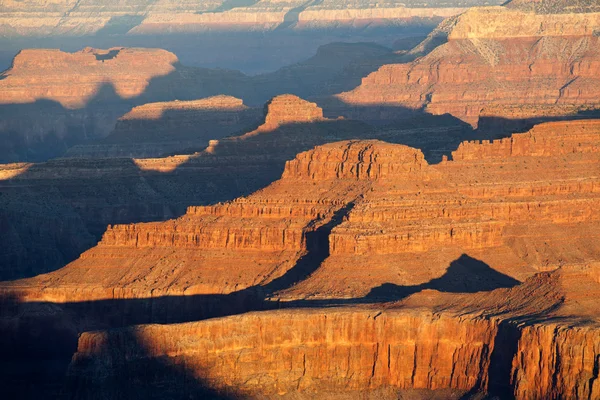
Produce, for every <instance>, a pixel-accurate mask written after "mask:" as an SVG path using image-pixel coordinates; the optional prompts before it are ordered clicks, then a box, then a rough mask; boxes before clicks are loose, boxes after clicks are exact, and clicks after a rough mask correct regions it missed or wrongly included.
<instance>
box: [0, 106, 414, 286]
mask: <svg viewBox="0 0 600 400" xmlns="http://www.w3.org/2000/svg"><path fill="white" fill-rule="evenodd" d="M205 105H206V106H207V107H209V108H206V109H204V108H202V107H204V106H205ZM187 106H190V107H192V108H186V107H187ZM213 106H215V107H216V106H218V107H221V109H220V111H219V112H218V113H217V112H216V110H214V109H213V108H210V107H213ZM230 106H231V107H232V108H233V109H234V111H228V110H230V108H228V107H230ZM173 107H175V108H177V109H178V112H177V113H176V114H175V115H173V118H171V115H170V112H169V111H168V112H167V115H165V113H164V111H163V110H164V109H168V110H171V109H172V108H173ZM238 107H241V106H240V103H239V101H238V100H234V99H231V98H222V97H221V98H213V99H208V100H200V101H195V102H192V103H188V102H173V103H159V104H157V105H148V106H142V107H139V108H136V109H134V110H133V111H132V113H130V114H128V117H127V118H126V119H122V120H121V121H120V122H119V124H118V129H117V130H116V131H115V132H114V133H113V134H112V135H110V136H109V138H107V139H106V140H105V141H103V142H101V144H99V145H96V146H93V145H88V146H80V147H78V148H76V149H74V150H73V153H75V150H77V151H79V152H80V153H79V155H82V156H87V155H89V154H90V152H92V154H94V155H98V156H102V155H110V156H111V157H114V156H116V155H121V154H122V153H121V152H122V151H126V150H127V149H130V151H132V152H145V151H157V150H159V149H163V150H164V149H165V148H166V147H165V146H167V145H168V146H171V145H177V146H179V145H182V144H185V142H184V143H180V142H177V143H176V144H170V142H167V140H168V138H164V136H163V135H162V134H161V133H160V132H163V133H165V132H166V131H165V130H163V129H166V130H168V129H169V127H178V129H181V130H180V131H175V132H172V133H169V134H170V135H171V136H172V135H175V136H177V135H179V136H177V137H179V139H182V136H183V137H187V138H189V137H194V136H195V135H196V134H197V133H202V131H203V130H206V131H208V130H210V131H211V132H214V133H215V134H216V133H218V132H219V129H221V130H220V132H225V131H226V130H229V129H231V128H232V127H235V125H233V126H232V125H230V124H229V122H230V121H233V122H236V121H239V123H240V124H241V122H242V121H243V120H245V119H247V118H248V117H249V116H253V115H254V114H255V110H253V109H249V110H247V109H245V108H244V107H241V108H242V109H241V110H239V111H238V110H237V109H238ZM202 110H204V111H202ZM266 112H267V113H266V115H265V116H264V117H263V118H264V119H262V122H263V123H262V128H261V129H262V130H261V131H260V134H252V135H247V134H244V135H241V136H233V137H231V138H225V139H220V140H212V141H211V143H210V145H209V146H208V148H207V149H206V150H205V151H202V152H198V153H195V154H183V155H176V156H169V157H162V158H160V157H159V158H136V159H130V158H111V159H109V158H100V157H98V158H93V159H90V158H82V157H78V154H77V153H75V154H73V156H74V157H72V158H63V159H59V160H53V161H48V162H46V163H39V164H32V163H17V164H5V165H2V166H1V167H0V179H1V180H0V182H1V183H2V184H1V188H0V193H2V195H1V196H0V201H2V202H3V204H4V205H5V206H4V207H2V208H1V211H0V215H2V218H3V220H4V221H6V224H7V225H6V226H7V228H6V229H7V231H8V232H12V233H11V234H10V235H5V236H3V238H2V239H3V249H5V250H6V251H4V252H0V257H2V259H3V260H5V262H2V263H1V264H2V266H3V267H4V266H6V268H1V269H0V271H1V273H2V276H3V277H4V278H16V277H19V276H24V275H28V276H32V275H35V274H39V273H42V272H47V271H49V270H53V269H56V268H58V267H61V266H63V265H65V264H66V263H68V262H69V261H71V260H72V259H74V258H76V257H77V256H78V255H79V254H81V253H82V252H83V251H85V250H86V249H88V248H89V247H91V245H92V244H93V243H94V240H99V239H100V237H101V236H102V233H103V232H104V231H105V229H106V226H107V225H109V224H118V223H131V222H142V221H160V220H165V219H169V218H174V217H177V216H179V215H182V214H183V213H185V211H186V208H187V207H188V206H190V205H202V204H211V203H215V202H218V201H225V200H231V199H234V198H236V197H238V196H241V195H245V194H250V193H252V192H254V191H256V190H258V189H260V188H262V187H264V186H267V185H268V184H270V183H271V182H273V181H275V180H276V179H278V178H279V177H280V176H281V172H282V171H283V169H284V165H285V162H286V161H287V160H289V159H292V158H293V157H294V156H295V155H296V154H297V153H298V152H302V151H305V150H308V149H309V148H312V147H314V146H316V145H319V144H323V143H326V142H329V141H337V140H345V139H361V138H370V137H387V138H389V137H390V135H389V134H387V135H384V134H381V133H378V132H375V131H374V130H373V129H372V128H371V127H369V126H367V125H365V124H362V123H359V122H356V121H342V120H339V121H338V120H328V119H325V118H322V117H320V118H319V115H322V114H321V111H320V109H319V108H318V107H317V106H316V105H315V104H314V103H309V102H306V101H303V100H301V99H299V98H297V97H293V96H282V97H280V98H275V99H273V101H272V102H270V104H269V106H268V107H267V108H266ZM157 113H161V118H160V119H159V120H153V119H151V118H154V117H156V116H157V115H158V114H157ZM140 114H142V115H140ZM139 116H141V117H142V118H143V119H141V120H137V119H134V118H137V117H139ZM186 116H187V117H189V119H188V118H186ZM180 117H181V118H180ZM130 118H131V119H130ZM199 118H210V119H209V120H208V121H213V122H214V125H204V126H203V125H200V123H199ZM238 118H239V120H238ZM267 121H268V122H267ZM293 121H296V122H295V123H293ZM204 122H206V120H205V121H204ZM219 126H220V127H221V128H219ZM254 126H256V125H254ZM269 126H271V127H272V128H274V129H272V130H269V129H268V128H269ZM144 127H148V129H144ZM215 127H216V128H215ZM213 129H214V131H213ZM206 131H204V132H206ZM154 134H157V136H159V137H156V140H158V139H159V138H160V139H161V140H162V141H161V142H158V143H156V144H155V145H154V146H153V147H152V148H150V149H149V148H148V147H144V146H143V145H142V144H141V143H140V144H136V145H135V146H133V145H130V146H125V145H124V143H125V144H127V143H131V141H133V140H138V139H139V138H140V136H141V137H142V138H141V139H140V141H141V140H144V141H145V142H146V143H155V142H154V141H153V140H154V138H155V137H154V136H152V135H154ZM212 137H215V136H212ZM216 137H218V136H216ZM399 137H404V136H403V135H399ZM204 138H206V136H204ZM109 139H110V140H113V141H117V142H118V144H116V145H112V144H110V143H111V142H110V141H109ZM200 140H202V137H201V138H200ZM194 143H199V142H194ZM113 146H118V147H119V148H120V149H121V150H119V152H116V154H115V151H114V150H113ZM132 147H135V150H133V149H132ZM98 153H100V154H98ZM107 153H108V154H107ZM82 179H84V180H85V181H86V185H85V186H82V185H81V182H82ZM40 203H43V204H45V206H43V207H41V205H40ZM41 210H45V211H43V212H42V211H41ZM52 210H55V211H52ZM38 211H40V213H39V214H38ZM61 215H71V216H73V217H72V218H65V217H59V216H61ZM36 218H37V219H39V220H41V221H46V220H48V221H56V220H57V218H60V221H62V222H60V223H48V224H47V226H48V229H39V224H38V223H36V222H34V221H36ZM52 226H54V227H56V228H57V229H56V230H53V229H52V228H51V227H52ZM73 230H79V231H80V232H81V234H80V235H76V236H77V237H79V238H82V239H85V240H81V241H65V240H64V239H58V238H63V237H64V236H65V234H67V233H70V232H72V231H73ZM69 243H70V244H72V248H70V250H68V251H66V250H65V245H68V244H69ZM57 248H58V249H63V250H61V252H60V253H58V252H56V250H52V251H51V250H50V249H57ZM50 253H53V254H55V255H53V256H50V255H49V254H50ZM9 266H10V268H9ZM8 269H10V273H9V272H8Z"/></svg>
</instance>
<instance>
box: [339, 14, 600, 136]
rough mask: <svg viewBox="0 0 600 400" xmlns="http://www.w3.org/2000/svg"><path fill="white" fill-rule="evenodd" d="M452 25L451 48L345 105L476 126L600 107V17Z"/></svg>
mask: <svg viewBox="0 0 600 400" xmlns="http://www.w3.org/2000/svg"><path fill="white" fill-rule="evenodd" d="M450 23H451V26H449V27H448V30H449V32H448V34H447V35H448V36H447V43H444V44H442V45H440V46H438V47H436V48H435V49H434V50H432V51H431V52H430V53H429V54H427V55H425V56H423V57H421V58H418V59H416V60H415V61H413V62H411V63H407V64H389V65H384V66H382V67H381V68H380V69H379V70H378V71H376V72H373V73H372V74H370V75H369V76H367V77H365V78H363V81H362V84H361V85H360V86H359V87H357V88H356V89H354V90H352V91H349V92H345V93H342V94H340V95H338V96H337V98H338V99H339V100H341V101H342V102H344V103H346V104H347V105H348V106H351V107H355V108H356V107H363V108H364V107H372V108H374V110H373V113H375V114H377V113H378V112H380V111H379V110H380V108H381V107H382V106H387V107H398V108H408V109H414V110H417V109H424V110H425V111H426V112H428V113H430V114H435V115H442V114H445V113H449V114H451V115H453V116H455V117H457V118H460V119H461V120H463V121H466V122H468V123H470V124H472V125H473V126H477V124H478V122H479V120H480V119H481V118H506V119H527V118H540V117H560V116H565V115H575V114H577V113H578V112H582V111H589V110H590V109H596V108H598V106H599V105H598V100H597V98H598V93H597V92H596V90H595V88H597V87H599V85H598V82H597V81H596V80H597V78H598V76H600V74H599V70H600V61H599V60H600V56H599V54H598V48H599V46H598V40H599V39H598V36H597V35H596V34H595V32H597V30H598V28H599V27H600V13H593V12H592V13H584V14H569V13H563V14H541V13H540V14H536V13H532V12H525V11H521V10H519V9H511V8H505V7H488V8H473V9H470V10H469V11H467V12H465V13H464V14H461V15H460V16H458V17H456V18H455V19H452V20H451V21H450ZM375 117H376V116H375ZM375 117H374V118H375Z"/></svg>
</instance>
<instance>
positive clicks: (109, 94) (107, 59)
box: [0, 48, 178, 162]
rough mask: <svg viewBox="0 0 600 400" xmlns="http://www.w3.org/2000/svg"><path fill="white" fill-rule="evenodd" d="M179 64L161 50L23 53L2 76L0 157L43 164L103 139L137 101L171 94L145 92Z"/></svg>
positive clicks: (172, 55)
mask: <svg viewBox="0 0 600 400" xmlns="http://www.w3.org/2000/svg"><path fill="white" fill-rule="evenodd" d="M177 62H178V61H177V57H176V56H175V55H174V54H172V53H169V52H167V51H165V50H159V49H123V48H113V49H108V50H96V49H91V48H86V49H84V50H81V51H79V52H76V53H66V52H62V51H59V50H43V49H33V50H23V51H21V52H20V53H19V54H18V55H17V56H16V57H15V58H14V61H13V65H12V67H11V68H10V69H8V70H6V71H4V72H3V73H2V75H1V77H2V79H0V114H1V115H2V122H1V123H0V135H1V140H2V142H3V146H2V151H1V152H0V160H2V161H5V162H6V161H13V160H16V161H38V160H44V159H47V158H48V157H51V156H53V155H57V154H62V153H64V152H65V150H66V149H67V148H68V147H70V146H71V145H73V144H77V143H81V142H83V141H86V140H93V139H98V138H102V137H105V136H106V135H108V134H109V133H110V132H111V131H112V130H113V128H114V125H115V122H116V120H117V118H119V117H120V116H122V115H123V114H124V113H126V112H127V111H128V110H129V109H131V106H132V105H133V104H136V103H139V102H140V99H141V98H142V97H143V96H147V97H146V98H153V97H154V98H156V97H161V96H162V98H165V97H166V98H172V97H173V94H172V93H171V92H169V89H167V88H161V89H158V90H157V91H155V92H154V93H148V90H149V86H150V84H151V82H154V83H156V79H161V78H163V79H164V77H165V76H167V75H169V74H171V73H173V72H174V71H175V64H177Z"/></svg>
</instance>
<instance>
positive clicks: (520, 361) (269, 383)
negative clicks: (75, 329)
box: [70, 264, 600, 400]
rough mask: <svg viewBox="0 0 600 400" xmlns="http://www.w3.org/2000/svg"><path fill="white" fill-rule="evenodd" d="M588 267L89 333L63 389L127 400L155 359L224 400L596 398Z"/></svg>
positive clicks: (595, 290)
mask: <svg viewBox="0 0 600 400" xmlns="http://www.w3.org/2000/svg"><path fill="white" fill-rule="evenodd" d="M599 268H600V265H598V264H595V265H589V266H586V267H563V268H560V269H559V270H557V271H554V272H552V273H544V274H540V275H537V276H535V277H533V278H530V279H528V280H527V281H526V282H525V283H523V284H522V285H519V286H517V287H514V288H512V289H498V290H495V291H493V292H487V293H475V294H440V293H439V292H436V291H426V292H422V293H420V294H416V295H414V296H412V297H409V298H408V299H406V300H405V301H403V302H400V303H395V304H386V305H373V306H367V307H365V306H361V307H358V306H354V307H340V308H333V309H332V308H330V309H321V310H315V309H297V310H279V311H271V312H261V313H247V314H244V315H240V316H233V317H226V318H218V319H212V320H208V321H203V322H195V323H187V324H178V325H171V326H168V325H147V326H140V327H134V328H125V329H119V330H113V331H102V332H98V331H96V332H89V333H85V334H83V335H82V336H81V337H80V338H79V343H78V350H77V353H76V354H75V356H74V357H73V361H72V363H71V366H70V371H71V377H72V378H71V379H72V380H71V382H72V383H71V384H72V385H73V386H74V387H78V388H79V392H78V394H79V395H80V396H82V397H83V398H93V397H94V396H93V395H92V394H93V393H97V392H98V391H99V392H101V393H111V390H117V389H115V388H123V389H118V390H123V391H124V393H128V395H130V396H136V395H139V391H138V390H140V388H139V385H138V384H136V382H135V380H134V379H135V378H133V377H136V376H138V374H140V371H141V370H142V369H143V368H144V366H147V365H148V362H147V360H148V359H155V360H159V359H160V360H162V365H163V366H164V365H167V366H168V368H170V369H172V370H173V371H185V373H186V374H187V376H189V378H188V379H190V380H192V381H194V380H197V381H199V382H203V383H204V384H205V385H207V386H209V387H211V388H213V389H216V390H218V391H221V392H222V393H223V394H224V395H226V394H231V395H232V396H234V397H256V396H262V397H264V398H281V397H283V398H311V397H314V396H327V397H332V396H334V394H335V395H337V396H342V397H341V398H362V397H361V396H366V395H368V393H371V394H372V395H374V396H375V397H377V398H384V399H392V398H398V395H400V394H403V393H406V392H405V391H406V390H407V389H409V390H415V389H421V390H422V391H421V394H423V393H425V394H426V393H430V395H432V394H435V393H436V392H438V393H440V392H441V393H442V394H440V395H441V396H443V397H444V398H465V397H463V396H467V398H469V397H470V396H477V394H478V393H489V394H490V395H492V396H493V395H496V396H499V397H500V398H508V397H510V398H516V399H523V400H525V399H542V398H543V399H548V398H596V397H597V396H598V395H599V394H600V383H598V381H597V366H598V358H599V357H600V335H599V333H600V320H599V319H598V313H597V307H596V303H595V302H596V299H597V296H598V295H600V282H599V281H598V280H597V275H598V273H599V271H600V269H599ZM282 321H285V323H282ZM574 325H575V326H574ZM115 346H118V348H119V349H120V351H119V352H116V351H114V348H115ZM558 360H560V361H558ZM146 368H147V367H146ZM161 377H163V378H164V376H163V375H161ZM167 382H168V381H167ZM170 383H171V384H172V382H170ZM111 388H112V389H111ZM182 389H183V392H184V393H188V392H186V391H185V389H184V388H182ZM142 390H143V389H142ZM171 390H176V388H173V387H172V388H171ZM424 390H425V391H427V390H429V392H423V391H424ZM444 390H445V391H444ZM120 393H123V392H120ZM408 393H409V394H408V395H407V397H409V398H420V397H418V393H419V392H408ZM411 393H412V395H411ZM343 394H345V395H346V397H343ZM280 396H281V397H280ZM288 396H289V397H288Z"/></svg>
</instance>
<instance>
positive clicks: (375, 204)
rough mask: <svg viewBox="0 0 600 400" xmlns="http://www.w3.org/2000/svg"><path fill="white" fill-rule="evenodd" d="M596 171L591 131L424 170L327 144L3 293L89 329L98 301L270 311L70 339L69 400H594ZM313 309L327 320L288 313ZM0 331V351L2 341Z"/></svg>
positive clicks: (599, 339) (402, 152)
mask: <svg viewBox="0 0 600 400" xmlns="http://www.w3.org/2000/svg"><path fill="white" fill-rule="evenodd" d="M599 157H600V122H599V121H595V120H583V121H573V122H554V123H546V124H542V125H538V126H536V127H535V128H534V129H532V130H531V131H529V132H527V133H524V134H515V135H513V136H512V137H510V138H505V139H501V140H496V141H492V142H489V141H483V142H465V143H463V144H461V145H460V146H459V147H458V149H457V150H456V151H455V152H453V154H452V160H451V161H449V160H445V161H443V162H441V163H439V164H435V165H430V164H428V163H427V162H426V161H425V159H424V156H423V153H422V152H421V151H420V150H417V149H414V148H410V147H407V146H403V145H394V144H389V143H384V142H381V141H377V140H358V141H342V142H335V143H329V144H325V145H322V146H319V147H316V148H314V149H312V150H309V151H306V152H303V153H300V154H299V155H298V156H297V157H296V158H295V159H293V160H291V161H289V162H287V163H286V165H285V169H284V172H283V174H282V176H281V179H280V180H278V181H276V182H274V183H273V184H271V185H269V186H268V187H266V188H264V189H262V190H259V191H258V192H256V193H254V194H252V195H249V196H247V197H241V198H238V199H236V200H234V201H230V202H227V203H221V204H216V205H211V206H195V207H189V208H188V211H187V213H186V214H185V215H184V216H182V217H180V218H178V219H175V220H171V221H167V222H162V223H140V224H129V225H114V226H109V228H108V229H107V231H106V232H105V234H104V236H103V238H102V240H101V242H100V243H99V244H98V246H96V247H94V248H92V249H90V250H88V251H86V252H85V253H83V254H82V255H81V257H80V258H79V259H78V260H76V261H74V262H72V263H71V264H69V265H67V266H66V267H64V268H62V269H60V270H58V271H55V272H53V273H49V274H45V275H40V276H36V277H34V278H31V279H25V280H18V281H13V282H4V283H2V292H3V294H4V295H5V296H8V297H11V296H12V297H15V298H18V299H19V301H21V302H22V303H23V304H28V303H31V302H53V303H56V304H57V305H58V306H61V305H63V306H65V307H66V306H68V305H69V304H79V306H78V307H81V308H80V309H79V311H80V312H83V313H84V314H86V315H87V313H88V312H89V313H90V314H89V315H92V313H93V310H94V303H95V302H99V301H108V300H111V301H116V300H118V301H125V300H134V299H136V300H138V301H140V300H143V299H146V301H148V302H149V303H148V306H147V307H146V308H144V310H145V311H144V312H145V313H146V314H148V319H147V320H148V321H153V316H155V315H159V314H164V313H166V314H167V315H169V314H170V313H172V314H173V315H175V314H176V313H177V311H178V309H177V308H170V309H169V308H167V309H165V307H167V306H166V305H164V303H162V304H163V305H162V306H161V305H160V304H161V303H160V302H161V301H164V300H165V299H169V298H175V297H174V296H183V297H180V298H181V299H185V298H189V299H190V302H193V303H194V306H195V307H200V308H202V305H201V304H199V303H201V302H203V301H204V302H206V303H207V305H206V310H204V311H206V313H205V314H204V316H209V315H211V314H210V312H211V308H212V311H214V308H215V307H216V308H217V309H218V308H219V307H221V308H222V307H224V304H226V303H220V302H219V301H220V300H219V299H222V300H225V299H227V298H228V297H227V295H228V296H236V295H237V294H244V295H249V294H252V295H253V296H255V297H254V299H255V301H249V300H247V298H246V301H244V302H242V304H237V307H238V308H236V309H235V311H234V310H233V308H232V310H231V312H232V313H234V312H240V311H244V308H245V311H248V310H252V309H257V310H258V309H264V308H265V307H267V308H270V307H272V305H275V306H278V307H281V308H284V309H283V310H278V311H266V312H260V313H249V314H243V315H239V316H231V317H226V318H219V319H212V320H207V321H203V322H195V323H187V324H177V325H169V326H159V325H156V326H154V325H148V326H136V327H130V328H121V329H116V330H109V331H103V332H99V331H95V332H89V333H84V334H83V335H81V336H80V338H79V344H78V350H77V353H76V354H75V356H74V357H73V360H72V363H71V366H70V369H69V376H70V379H71V381H70V382H71V383H70V384H72V385H74V386H73V387H74V388H75V389H74V390H76V391H77V393H79V394H80V395H81V396H82V397H83V398H86V397H89V398H94V396H97V395H98V391H99V392H101V393H102V390H108V391H110V390H113V389H114V388H120V389H119V390H125V391H128V390H131V391H135V390H136V388H139V387H140V385H139V384H136V382H139V381H138V380H137V379H138V378H136V377H138V376H141V375H139V374H144V372H143V371H145V370H146V369H147V368H148V366H149V365H150V364H148V362H150V360H155V361H157V362H158V361H159V360H160V365H163V366H165V365H167V366H169V368H172V369H173V371H179V372H180V373H185V375H186V376H188V377H190V378H187V381H186V382H188V383H187V384H189V382H190V379H192V381H194V380H198V381H199V382H200V381H201V382H204V383H206V384H207V385H208V386H210V387H212V388H215V389H216V390H223V391H225V392H228V391H230V392H233V393H237V394H239V395H240V396H263V395H264V396H267V397H276V396H278V395H290V396H293V395H295V394H298V395H299V396H300V395H304V396H307V397H310V396H311V395H315V394H318V393H327V391H328V390H329V391H332V392H336V393H337V392H343V391H346V392H354V393H357V392H359V393H365V392H369V393H379V394H380V395H381V397H382V398H383V397H385V396H388V395H389V397H390V398H391V397H392V396H396V394H397V393H396V391H397V390H416V389H423V390H433V391H436V390H446V391H449V392H447V393H446V392H443V393H446V394H447V397H460V396H462V395H464V394H465V393H467V394H468V393H471V394H473V393H476V392H483V393H486V392H487V393H495V394H501V395H506V394H509V395H511V396H515V397H516V398H519V399H532V398H534V399H546V398H573V397H579V398H588V399H593V398H597V397H598V396H599V395H600V386H599V385H600V383H599V382H600V381H599V380H598V379H597V378H598V360H600V335H599V328H600V325H599V322H600V320H599V315H598V308H597V305H596V301H597V296H598V294H600V266H599V263H598V261H599V254H600V247H598V243H599V242H598V232H600V230H599V227H600V226H599V225H600V213H599V212H598V210H599V209H600V208H599V207H598V201H599V200H600V196H599V195H600V182H599V180H598V179H599V178H598V177H599V174H598V173H599V172H600V163H599V161H600V160H599ZM519 282H522V283H520V284H519ZM244 298H245V297H244ZM250 298H253V297H252V296H251V297H250ZM261 298H263V299H264V300H262V302H261V301H257V300H256V299H261ZM394 300H396V301H397V302H396V303H385V304H382V303H378V302H380V301H394ZM182 301H183V300H182ZM359 303H375V304H372V305H359ZM98 304H100V303H98ZM219 304H221V306H219ZM265 304H267V305H265ZM268 304H271V305H268ZM344 304H346V305H344ZM321 305H338V306H339V307H338V308H327V309H303V308H299V309H288V308H290V307H292V308H293V307H298V306H304V307H311V306H321ZM86 307H87V308H86ZM98 307H101V306H98ZM121 307H127V306H126V304H125V303H123V304H122V305H121ZM240 307H241V310H240ZM82 310H88V311H82ZM181 310H183V308H181ZM112 311H113V312H114V311H115V310H112ZM123 312H126V310H123ZM201 315H202V314H201ZM196 316H198V315H196ZM136 317H139V318H141V316H140V315H138V314H136ZM16 318H17V321H18V317H16ZM11 321H13V322H10V321H9V322H6V321H4V326H5V329H8V330H9V331H10V332H11V335H8V336H7V337H17V336H14V335H15V334H14V330H15V329H18V328H15V327H18V324H15V322H14V320H11ZM82 321H83V322H80V323H81V324H82V326H83V328H80V329H83V330H90V329H97V326H95V325H93V324H92V325H89V321H88V320H87V319H86V318H85V317H82ZM86 324H87V325H86ZM85 326H87V328H88V329H85ZM136 374H137V375H136ZM143 376H147V375H143ZM115 382H116V383H115ZM182 385H184V386H185V384H182ZM102 388H104V389H102ZM111 388H113V389H111ZM115 390H117V389H115ZM388 390H391V392H387V391H388ZM131 394H132V395H134V393H133V392H132V393H131ZM138 394H139V393H138Z"/></svg>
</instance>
